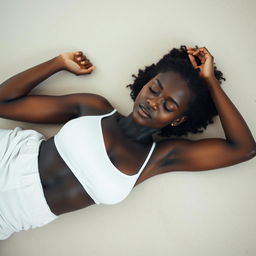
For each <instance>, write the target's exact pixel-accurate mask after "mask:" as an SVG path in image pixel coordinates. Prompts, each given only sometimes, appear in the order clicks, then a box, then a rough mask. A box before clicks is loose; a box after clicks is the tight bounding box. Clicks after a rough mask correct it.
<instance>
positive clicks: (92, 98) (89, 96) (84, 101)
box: [74, 93, 115, 116]
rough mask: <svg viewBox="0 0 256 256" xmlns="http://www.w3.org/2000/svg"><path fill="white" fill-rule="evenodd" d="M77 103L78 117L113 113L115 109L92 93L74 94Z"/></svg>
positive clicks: (102, 98)
mask: <svg viewBox="0 0 256 256" xmlns="http://www.w3.org/2000/svg"><path fill="white" fill-rule="evenodd" d="M74 97H75V99H74V100H75V101H76V102H77V108H78V110H77V111H78V116H87V115H88V116H89V115H103V114H107V113H109V112H111V111H113V110H114V109H115V108H114V107H113V106H112V104H111V103H110V102H109V101H108V100H107V99H106V98H105V97H104V96H101V95H98V94H93V93H78V94H74Z"/></svg>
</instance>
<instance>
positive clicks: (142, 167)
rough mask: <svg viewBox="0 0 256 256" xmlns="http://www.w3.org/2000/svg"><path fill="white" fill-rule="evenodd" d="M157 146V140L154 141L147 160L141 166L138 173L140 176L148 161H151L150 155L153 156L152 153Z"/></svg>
mask: <svg viewBox="0 0 256 256" xmlns="http://www.w3.org/2000/svg"><path fill="white" fill-rule="evenodd" d="M155 146H156V142H155V141H153V143H152V146H151V149H150V151H149V153H148V156H147V158H146V160H145V161H144V163H143V165H142V166H141V168H140V170H139V172H138V173H137V176H139V175H140V174H141V173H142V171H143V170H144V168H145V166H146V165H147V163H148V161H149V159H150V157H151V155H152V153H153V151H154V149H155Z"/></svg>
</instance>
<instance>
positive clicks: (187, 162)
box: [162, 47, 256, 171]
mask: <svg viewBox="0 0 256 256" xmlns="http://www.w3.org/2000/svg"><path fill="white" fill-rule="evenodd" d="M188 53H189V58H190V61H191V63H192V65H193V66H194V68H200V76H201V77H202V78H204V79H206V81H207V85H208V88H209V91H210V93H211V96H212V99H213V101H214V103H215V106H216V108H217V111H218V114H219V117H220V121H221V124H222V127H223V129H224V132H225V137H226V139H218V138H216V139H202V140H198V141H192V140H186V139H184V140H183V139H182V140H176V141H175V142H174V141H172V143H170V144H169V147H170V149H171V148H173V145H174V144H175V149H176V151H175V152H176V153H175V159H176V160H177V161H176V164H172V165H170V166H169V167H168V170H196V171H197V170H208V169H216V168H221V167H224V166H229V165H233V164H237V163H239V162H243V161H246V160H248V159H250V158H252V157H254V156H255V155H256V143H255V141H254V138H253V136H252V134H251V132H250V130H249V128H248V126H247V124H246V122H245V120H244V119H243V117H242V116H241V114H240V113H239V111H238V110H237V109H236V107H235V105H234V104H233V103H232V102H231V100H230V99H229V98H228V96H227V95H226V94H225V92H224V91H223V90H222V88H221V87H220V84H219V82H218V80H217V79H216V78H215V75H214V69H213V56H212V55H211V54H210V53H209V52H208V50H207V49H206V48H205V47H203V48H199V49H194V48H188ZM195 55H196V56H198V57H199V58H200V60H201V62H202V64H201V65H200V66H198V65H197V63H196V61H195V58H194V56H195ZM171 144H172V145H171ZM162 147H163V148H164V149H165V152H166V147H168V141H166V142H163V144H162ZM167 152H168V151H167ZM170 157H174V155H172V154H171V156H170ZM170 160H171V159H169V161H170ZM165 161H166V160H165ZM167 161H168V160H167ZM170 162H173V161H170Z"/></svg>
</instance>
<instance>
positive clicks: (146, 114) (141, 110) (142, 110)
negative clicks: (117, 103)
mask: <svg viewBox="0 0 256 256" xmlns="http://www.w3.org/2000/svg"><path fill="white" fill-rule="evenodd" d="M139 113H140V115H142V116H143V117H145V118H151V115H150V114H149V112H148V111H147V109H146V108H145V107H144V106H143V105H142V104H139Z"/></svg>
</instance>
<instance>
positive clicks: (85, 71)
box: [80, 66, 96, 74]
mask: <svg viewBox="0 0 256 256" xmlns="http://www.w3.org/2000/svg"><path fill="white" fill-rule="evenodd" d="M95 69H96V67H95V66H91V67H89V68H84V69H81V70H80V73H81V74H89V73H91V72H92V71H93V70H95Z"/></svg>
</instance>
